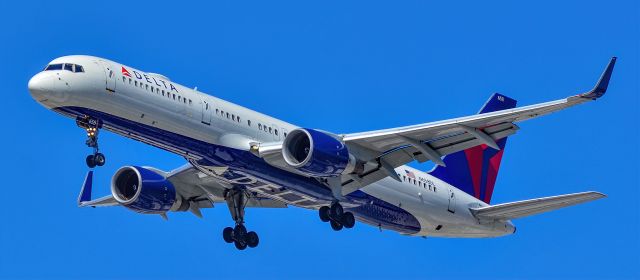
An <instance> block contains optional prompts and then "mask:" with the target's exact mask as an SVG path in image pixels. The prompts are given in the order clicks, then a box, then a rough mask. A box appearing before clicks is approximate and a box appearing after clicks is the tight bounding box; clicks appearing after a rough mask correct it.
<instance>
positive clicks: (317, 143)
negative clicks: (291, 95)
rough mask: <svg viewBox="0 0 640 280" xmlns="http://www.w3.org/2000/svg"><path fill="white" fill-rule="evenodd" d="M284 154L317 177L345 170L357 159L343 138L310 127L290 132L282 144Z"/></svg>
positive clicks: (291, 163) (287, 158)
mask: <svg viewBox="0 0 640 280" xmlns="http://www.w3.org/2000/svg"><path fill="white" fill-rule="evenodd" d="M282 156H283V158H284V160H285V161H286V162H287V164H289V165H290V166H291V167H293V168H296V169H298V170H300V171H302V172H305V173H307V174H309V175H312V176H317V177H333V176H338V175H340V174H342V173H345V170H347V169H349V165H350V163H353V161H354V159H353V157H351V156H350V155H349V151H348V149H347V147H346V146H345V144H344V143H343V142H342V141H341V140H339V139H336V138H335V137H334V136H332V135H329V134H327V133H325V132H321V131H317V130H313V129H306V128H299V129H295V130H293V131H291V132H289V134H288V135H287V137H286V138H285V139H284V143H283V144H282Z"/></svg>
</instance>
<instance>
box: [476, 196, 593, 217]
mask: <svg viewBox="0 0 640 280" xmlns="http://www.w3.org/2000/svg"><path fill="white" fill-rule="evenodd" d="M603 197H605V195H604V194H601V193H599V192H583V193H574V194H565V195H558V196H550V197H543V198H536V199H530V200H523V201H517V202H509V203H503V204H497V205H492V206H487V207H482V208H475V209H470V210H471V213H473V215H474V216H475V217H476V218H478V219H487V220H511V219H517V218H522V217H526V216H530V215H535V214H540V213H544V212H548V211H553V210H557V209H560V208H564V207H568V206H572V205H576V204H579V203H584V202H589V201H592V200H596V199H600V198H603Z"/></svg>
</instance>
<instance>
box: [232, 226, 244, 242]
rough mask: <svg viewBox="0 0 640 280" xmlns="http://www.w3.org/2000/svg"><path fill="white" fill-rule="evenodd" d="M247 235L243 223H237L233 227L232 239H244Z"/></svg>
mask: <svg viewBox="0 0 640 280" xmlns="http://www.w3.org/2000/svg"><path fill="white" fill-rule="evenodd" d="M246 236H247V228H246V227H244V226H243V225H237V226H236V227H235V228H234V229H233V239H235V240H241V241H244V240H245V238H246Z"/></svg>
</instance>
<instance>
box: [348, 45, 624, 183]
mask: <svg viewBox="0 0 640 280" xmlns="http://www.w3.org/2000/svg"><path fill="white" fill-rule="evenodd" d="M615 62H616V57H613V58H611V60H610V61H609V64H608V65H607V67H606V68H605V70H604V72H603V73H602V75H601V76H600V79H599V80H598V82H597V83H596V85H595V87H594V88H593V89H592V90H590V91H588V92H586V93H582V94H578V95H574V96H570V97H568V98H564V99H560V100H556V101H551V102H546V103H540V104H535V105H530V106H525V107H520V108H514V109H507V110H501V111H495V112H490V113H483V114H477V115H472V116H467V117H461V118H455V119H450V120H444V121H436V122H431V123H425V124H419V125H412V126H405V127H398V128H391V129H384V130H376V131H368V132H361V133H352V134H345V135H342V139H343V141H344V142H345V143H346V145H347V146H348V147H349V151H350V152H352V151H353V152H354V153H355V156H356V157H357V158H358V159H360V160H362V161H365V162H367V163H368V168H366V170H365V171H364V172H363V173H361V174H359V175H357V176H355V175H351V176H344V178H343V179H342V187H343V193H344V194H346V193H348V192H351V191H353V190H356V189H358V188H361V187H364V186H366V185H368V184H371V183H373V182H375V181H378V180H380V179H383V178H385V177H387V176H391V177H392V178H394V179H396V180H399V178H398V175H397V174H396V173H395V171H394V168H396V167H398V166H401V165H404V164H407V163H409V162H411V161H413V160H417V161H419V162H424V161H427V160H431V161H433V162H434V163H436V164H439V165H444V162H443V161H442V160H441V157H442V156H445V155H448V154H451V153H455V152H458V151H461V150H464V149H467V148H471V147H473V146H477V145H481V144H485V145H487V146H490V147H495V148H496V149H499V148H497V145H496V142H495V140H498V139H500V138H503V137H506V136H509V135H511V134H514V133H516V131H517V130H518V129H519V128H518V126H517V125H516V124H515V123H517V122H521V121H525V120H528V119H532V118H537V117H539V116H543V115H546V114H549V113H553V112H557V111H560V110H563V109H566V108H569V107H572V106H575V105H578V104H582V103H585V102H588V101H591V100H595V99H597V98H600V97H602V96H603V95H604V93H605V92H606V90H607V87H608V85H609V79H610V78H611V73H612V72H613V67H614V65H615ZM372 163H373V164H372Z"/></svg>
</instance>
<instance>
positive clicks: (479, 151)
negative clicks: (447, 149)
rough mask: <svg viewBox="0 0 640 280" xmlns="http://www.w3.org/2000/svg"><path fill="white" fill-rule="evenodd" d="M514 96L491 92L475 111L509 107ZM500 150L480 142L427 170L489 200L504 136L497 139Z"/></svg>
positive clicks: (503, 144) (474, 194)
mask: <svg viewBox="0 0 640 280" xmlns="http://www.w3.org/2000/svg"><path fill="white" fill-rule="evenodd" d="M515 107H516V100H515V99H512V98H509V97H507V96H504V95H502V94H498V93H495V94H493V95H492V96H491V97H490V98H489V100H487V103H485V104H484V106H482V108H481V109H480V112H478V114H484V113H489V112H494V111H500V110H506V109H512V108H515ZM496 143H497V144H498V147H500V150H496V149H494V148H491V147H489V146H487V145H484V144H482V145H479V146H475V147H471V148H469V149H466V150H463V151H459V152H456V153H453V154H449V155H447V156H445V157H444V159H443V161H444V163H445V166H446V167H445V166H437V167H436V168H435V169H433V170H432V171H431V172H430V174H431V175H433V176H435V177H436V178H439V179H441V180H443V181H445V182H447V183H449V184H451V185H453V186H455V187H456V188H459V189H460V190H462V191H464V192H466V193H468V194H470V195H472V196H474V197H476V198H477V199H480V200H482V201H484V202H486V203H489V202H490V201H491V195H492V194H493V187H494V185H495V183H496V177H497V176H498V170H499V169H500V161H501V160H502V154H503V153H504V148H505V146H506V144H507V138H506V137H505V138H502V139H499V140H497V141H496Z"/></svg>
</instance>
